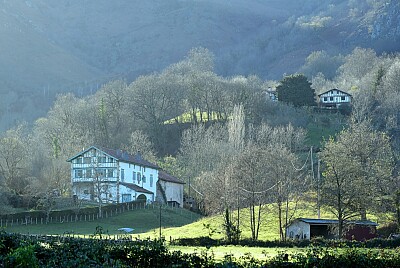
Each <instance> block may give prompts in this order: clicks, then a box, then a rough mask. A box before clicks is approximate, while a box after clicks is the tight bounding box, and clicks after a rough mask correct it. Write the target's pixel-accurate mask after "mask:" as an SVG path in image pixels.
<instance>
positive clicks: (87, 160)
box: [83, 157, 92, 164]
mask: <svg viewBox="0 0 400 268" xmlns="http://www.w3.org/2000/svg"><path fill="white" fill-rule="evenodd" d="M91 162H92V161H91V158H90V157H84V158H83V163H84V164H90V163H91Z"/></svg>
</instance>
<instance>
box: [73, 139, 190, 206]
mask: <svg viewBox="0 0 400 268" xmlns="http://www.w3.org/2000/svg"><path fill="white" fill-rule="evenodd" d="M67 161H68V162H70V163H71V182H72V194H73V195H74V196H76V197H77V198H78V199H83V200H94V201H99V202H102V203H125V202H131V201H140V200H141V201H145V202H148V203H149V202H154V201H156V200H157V201H159V202H162V203H167V202H168V203H173V204H174V205H177V206H182V205H183V185H184V183H183V182H182V181H181V180H179V179H178V178H175V177H172V176H171V175H168V174H167V173H165V172H163V171H161V170H160V167H158V166H157V165H156V164H153V163H151V162H149V161H147V160H145V159H143V158H142V157H141V155H140V154H136V155H131V154H129V153H127V152H125V151H122V150H113V149H107V148H103V147H99V146H91V147H89V148H88V149H86V150H84V151H82V152H80V153H78V154H76V155H75V156H73V157H71V158H70V159H68V160H67ZM171 178H173V179H171Z"/></svg>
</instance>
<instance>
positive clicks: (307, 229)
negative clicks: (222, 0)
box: [286, 218, 378, 241]
mask: <svg viewBox="0 0 400 268" xmlns="http://www.w3.org/2000/svg"><path fill="white" fill-rule="evenodd" d="M338 224H339V221H338V220H330V219H309V218H298V219H295V220H294V221H293V222H291V223H290V224H289V225H288V226H287V228H286V232H287V234H288V237H289V238H291V239H300V240H302V239H310V238H313V237H324V238H326V239H334V238H337V236H338V232H337V230H338ZM377 226H378V224H377V223H375V222H372V221H369V220H363V221H346V222H345V238H346V239H349V240H358V241H362V240H368V239H372V238H375V237H376V236H377V234H376V227H377Z"/></svg>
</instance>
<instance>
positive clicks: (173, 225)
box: [5, 201, 390, 241]
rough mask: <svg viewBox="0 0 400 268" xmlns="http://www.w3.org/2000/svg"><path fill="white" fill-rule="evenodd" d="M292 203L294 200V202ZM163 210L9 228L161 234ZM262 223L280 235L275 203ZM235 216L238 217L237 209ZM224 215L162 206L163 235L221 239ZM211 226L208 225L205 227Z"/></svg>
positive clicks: (265, 231)
mask: <svg viewBox="0 0 400 268" xmlns="http://www.w3.org/2000/svg"><path fill="white" fill-rule="evenodd" d="M292 206H293V204H292ZM159 215H160V210H159V208H158V207H155V208H152V207H151V206H150V207H149V208H147V209H141V210H134V211H129V212H124V213H122V214H119V215H117V216H114V217H109V218H103V219H99V220H96V221H90V222H89V221H87V222H85V221H81V222H65V223H53V224H44V225H40V224H39V225H35V224H33V225H29V224H28V225H22V226H21V225H20V226H13V227H7V228H6V229H5V230H6V231H7V232H16V233H25V234H26V233H29V234H50V235H61V234H64V233H71V234H76V235H85V236H88V235H92V234H94V233H95V230H96V227H97V226H101V227H102V229H103V232H104V233H107V234H110V235H117V234H121V232H120V231H118V228H122V227H129V228H134V229H135V230H134V231H133V232H132V234H131V236H132V237H138V236H139V237H141V238H145V237H150V238H157V237H159V225H160V217H159ZM240 215H241V216H240V228H241V231H242V233H241V237H242V238H251V229H250V224H249V222H250V218H249V217H250V214H249V210H248V209H242V210H241V211H240ZM261 215H262V218H261V226H260V232H259V240H277V239H279V227H278V226H279V222H278V219H277V215H278V213H277V208H276V206H274V205H268V206H267V207H266V208H265V209H264V210H263V211H262V214H261ZM368 216H369V219H371V220H373V221H376V222H377V223H378V224H384V223H386V222H388V221H389V220H390V215H386V214H382V215H368ZM299 217H304V218H307V217H309V218H316V217H317V209H316V207H315V204H314V203H313V202H305V201H302V202H299V203H298V204H297V209H296V213H295V214H294V215H293V219H294V218H299ZM233 218H234V219H235V218H236V212H234V215H233ZM321 218H325V219H334V218H335V217H334V215H333V214H332V213H331V212H329V210H327V209H322V210H321ZM222 224H223V217H222V215H214V216H210V217H201V216H200V215H198V214H196V213H193V212H190V211H188V210H186V209H177V208H167V207H163V208H162V210H161V225H162V236H164V237H165V239H166V240H167V241H169V240H170V239H178V238H195V237H201V236H210V234H211V238H214V239H222V238H223V237H224V230H223V227H222ZM206 226H209V227H206Z"/></svg>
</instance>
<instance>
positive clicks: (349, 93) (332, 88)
mask: <svg viewBox="0 0 400 268" xmlns="http://www.w3.org/2000/svg"><path fill="white" fill-rule="evenodd" d="M332 90H337V91H339V92H342V93H344V94H346V95H349V96H351V94H350V93H348V92H346V91H343V90H340V89H337V88H332V89H329V90H326V91H324V92H322V93H320V94H318V97H319V96H321V95H323V94H325V93H328V92H329V91H332Z"/></svg>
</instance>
